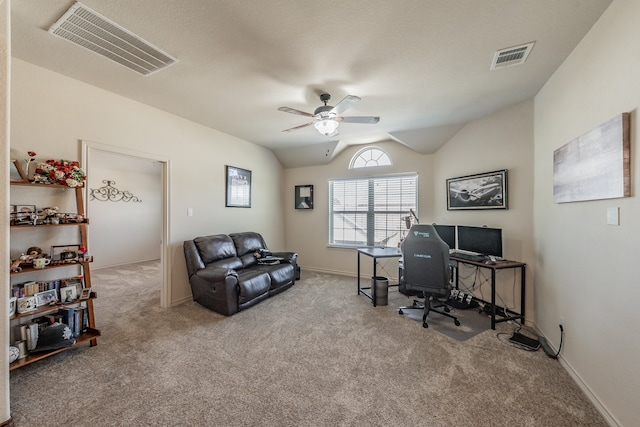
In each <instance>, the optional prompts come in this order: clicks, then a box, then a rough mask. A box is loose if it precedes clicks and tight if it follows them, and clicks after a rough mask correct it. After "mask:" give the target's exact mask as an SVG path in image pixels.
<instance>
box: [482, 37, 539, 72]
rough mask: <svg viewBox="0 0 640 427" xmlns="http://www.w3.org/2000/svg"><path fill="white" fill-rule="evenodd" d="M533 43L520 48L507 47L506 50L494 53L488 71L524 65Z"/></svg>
mask: <svg viewBox="0 0 640 427" xmlns="http://www.w3.org/2000/svg"><path fill="white" fill-rule="evenodd" d="M534 44H535V42H531V43H527V44H523V45H522V46H514V47H508V48H506V49H501V50H499V51H497V52H496V53H495V55H494V56H493V62H492V63H491V67H489V69H490V70H495V69H496V68H504V67H510V66H512V65H520V64H524V61H526V60H527V57H528V56H529V53H530V52H531V49H533V45H534Z"/></svg>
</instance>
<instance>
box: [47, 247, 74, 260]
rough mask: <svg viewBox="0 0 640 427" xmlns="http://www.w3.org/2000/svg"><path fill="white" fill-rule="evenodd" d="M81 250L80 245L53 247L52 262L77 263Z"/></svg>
mask: <svg viewBox="0 0 640 427" xmlns="http://www.w3.org/2000/svg"><path fill="white" fill-rule="evenodd" d="M79 250H80V245H65V246H51V261H62V262H74V261H77V260H78V251H79Z"/></svg>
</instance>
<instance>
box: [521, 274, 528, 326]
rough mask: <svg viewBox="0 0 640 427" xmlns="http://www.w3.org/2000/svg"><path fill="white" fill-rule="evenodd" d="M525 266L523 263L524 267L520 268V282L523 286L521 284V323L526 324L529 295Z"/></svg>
mask: <svg viewBox="0 0 640 427" xmlns="http://www.w3.org/2000/svg"><path fill="white" fill-rule="evenodd" d="M524 269H525V266H524V265H523V266H522V268H521V269H520V283H521V285H522V286H520V292H521V295H520V316H522V317H520V324H521V325H524V309H525V296H526V295H527V288H526V286H525V282H524V277H525V272H524Z"/></svg>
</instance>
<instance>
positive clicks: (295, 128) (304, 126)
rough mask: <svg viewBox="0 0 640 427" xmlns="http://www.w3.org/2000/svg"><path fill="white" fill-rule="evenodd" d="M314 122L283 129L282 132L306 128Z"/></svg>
mask: <svg viewBox="0 0 640 427" xmlns="http://www.w3.org/2000/svg"><path fill="white" fill-rule="evenodd" d="M313 123H314V122H309V123H305V124H303V125H300V126H296V127H294V128H289V129H285V130H283V131H282V132H291V131H294V130H298V129H302V128H306V127H307V126H311V125H312V124H313Z"/></svg>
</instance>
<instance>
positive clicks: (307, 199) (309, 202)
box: [295, 185, 313, 209]
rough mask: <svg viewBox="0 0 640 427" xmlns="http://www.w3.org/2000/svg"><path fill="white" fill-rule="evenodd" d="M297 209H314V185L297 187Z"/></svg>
mask: <svg viewBox="0 0 640 427" xmlns="http://www.w3.org/2000/svg"><path fill="white" fill-rule="evenodd" d="M295 203H296V204H295V208H296V209H313V185H296V189H295Z"/></svg>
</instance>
